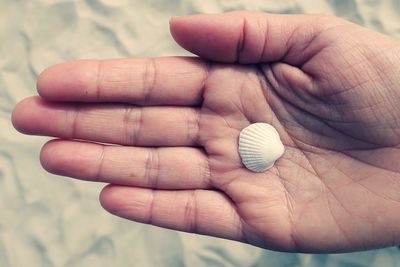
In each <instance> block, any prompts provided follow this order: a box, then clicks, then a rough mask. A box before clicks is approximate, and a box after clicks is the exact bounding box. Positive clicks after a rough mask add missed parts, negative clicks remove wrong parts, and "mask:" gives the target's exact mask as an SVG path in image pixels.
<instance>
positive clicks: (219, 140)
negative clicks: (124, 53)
mask: <svg viewBox="0 0 400 267" xmlns="http://www.w3.org/2000/svg"><path fill="white" fill-rule="evenodd" d="M171 33H172V35H173V37H174V39H175V40H176V41H177V42H178V43H179V44H180V45H181V46H182V47H183V48H185V49H187V50H189V51H191V52H193V53H195V54H197V55H198V56H200V58H201V59H200V58H182V57H169V58H147V59H146V58H131V59H118V60H107V61H76V62H68V63H64V64H60V65H56V66H53V67H50V68H48V69H47V70H45V71H44V72H43V73H42V74H41V75H40V77H39V78H38V84H37V88H38V92H39V95H40V96H36V97H30V98H28V99H26V100H23V101H22V102H21V103H19V104H18V105H17V106H16V108H15V110H14V113H13V123H14V125H15V127H16V128H17V129H18V130H19V131H21V132H23V133H27V134H35V135H48V136H54V137H56V138H59V139H56V140H53V141H50V142H49V143H47V144H45V145H44V147H43V149H42V152H41V162H42V165H43V166H44V168H45V169H46V170H48V171H49V172H52V173H55V174H60V175H65V176H70V177H74V178H78V179H83V180H89V181H95V182H105V183H109V184H111V185H108V186H106V187H105V188H104V190H103V191H102V192H101V194H100V202H101V204H102V206H103V207H104V208H105V209H106V210H108V211H109V212H111V213H113V214H115V215H117V216H121V217H124V218H127V219H129V220H133V221H138V222H143V223H149V224H153V225H158V226H161V227H167V228H171V229H177V230H181V231H187V232H195V233H200V234H205V235H212V236H217V237H222V238H228V239H233V240H237V241H241V242H245V243H249V244H252V245H255V246H259V247H263V248H267V249H273V250H280V251H298V252H346V251H355V250H365V249H373V248H378V247H385V246H392V245H397V244H399V243H400V164H399V162H400V161H399V159H400V152H399V151H400V150H399V148H400V145H399V144H400V105H399V103H400V89H399V88H400V65H399V62H400V58H399V57H400V56H399V55H400V45H399V41H398V40H395V39H393V38H390V37H388V36H384V35H382V34H378V33H375V32H373V31H371V30H368V29H365V28H362V27H360V26H357V25H355V24H352V23H350V22H347V21H344V20H341V19H338V18H335V17H328V16H321V15H272V14H263V13H250V12H233V13H226V14H218V15H196V16H190V17H179V18H174V19H172V20H171ZM255 122H267V123H270V124H272V125H273V126H274V127H275V128H276V129H277V130H278V132H279V134H280V136H281V139H282V142H283V143H284V145H285V149H286V151H285V153H284V155H283V156H282V158H280V159H279V160H278V161H277V162H276V164H275V166H274V167H273V168H272V169H270V170H268V171H267V172H265V173H253V172H250V171H248V170H246V169H245V168H244V166H243V165H242V164H241V161H240V157H239V154H238V150H237V147H238V136H239V133H240V130H241V129H243V128H244V127H246V126H247V125H249V124H251V123H255Z"/></svg>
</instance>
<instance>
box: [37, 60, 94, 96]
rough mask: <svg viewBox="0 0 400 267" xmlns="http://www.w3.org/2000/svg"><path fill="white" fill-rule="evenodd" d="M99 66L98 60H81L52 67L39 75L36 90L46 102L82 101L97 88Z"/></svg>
mask: <svg viewBox="0 0 400 267" xmlns="http://www.w3.org/2000/svg"><path fill="white" fill-rule="evenodd" d="M98 64H99V63H98V61H96V60H79V61H70V62H65V63H60V64H56V65H53V66H50V67H48V68H46V69H45V70H43V71H42V72H41V73H40V74H39V76H38V78H37V80H36V90H37V92H38V94H39V95H40V96H41V97H43V98H44V99H46V100H51V101H68V100H76V99H80V98H82V97H83V96H85V95H87V94H88V92H89V91H90V90H91V89H93V87H96V86H97V78H98Z"/></svg>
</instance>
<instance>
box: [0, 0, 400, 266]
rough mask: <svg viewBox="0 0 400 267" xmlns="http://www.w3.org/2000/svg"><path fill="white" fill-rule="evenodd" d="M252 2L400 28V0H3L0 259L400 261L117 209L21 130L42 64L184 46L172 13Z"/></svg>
mask: <svg viewBox="0 0 400 267" xmlns="http://www.w3.org/2000/svg"><path fill="white" fill-rule="evenodd" d="M238 9H248V10H257V11H267V12H277V13H326V14H335V15H338V16H341V17H344V18H347V19H350V20H352V21H354V22H356V23H359V24H362V25H365V26H367V27H370V28H373V29H375V30H378V31H381V32H385V33H387V34H390V35H393V36H397V37H399V36H400V0H358V1H355V0H349V1H347V0H329V1H328V0H326V1H324V0H318V1H317V0H309V1H307V0H305V1H300V0H299V1H295V0H293V1H282V0H281V1H273V0H269V1H267V0H203V1H199V0H197V1H196V0H149V1H140V0H131V1H129V0H120V1H118V0H86V1H83V0H82V1H78V0H75V1H73V0H70V1H68V0H53V1H52V0H29V1H28V0H25V1H24V0H0V40H1V42H0V129H1V130H0V266H1V267H9V266H12V267H25V266H29V267H36V266H40V267H47V266H68V267H70V266H71V267H74V266H85V267H86V266H89V267H91V266H96V267H101V266H141V267H146V266H166V267H172V266H174V267H175V266H196V267H202V266H252V267H258V266H278V267H279V266H309V267H312V266H329V267H333V266H352V267H356V266H357V267H358V266H379V267H381V266H385V267H391V266H400V251H399V250H398V249H397V248H389V249H383V250H376V251H370V252H362V253H352V254H343V255H340V254H339V255H301V254H285V253H276V252H270V251H266V250H261V249H257V248H254V247H251V246H247V245H242V244H239V243H235V242H231V241H225V240H220V239H214V238H208V237H203V236H198V235H189V234H183V233H178V232H175V231H170V230H165V229H160V228H156V227H152V226H146V225H142V224H138V223H133V222H129V221H125V220H123V219H119V218H116V217H113V216H111V215H109V214H108V213H106V212H104V211H103V210H102V209H101V207H100V205H99V204H98V199H97V198H98V192H99V190H100V188H101V186H100V185H95V184H90V183H86V182H81V181H74V180H70V179H64V178H61V177H56V176H54V175H50V174H47V173H46V172H45V171H44V170H42V168H41V167H40V165H39V160H38V153H39V149H40V146H41V144H43V142H44V141H45V140H46V139H45V138H42V137H29V136H23V135H21V134H18V133H17V132H16V131H15V130H13V128H12V125H11V122H10V112H11V110H12V108H13V106H14V105H15V103H16V102H18V101H19V100H21V99H22V98H24V97H27V96H29V95H33V94H35V78H36V76H37V74H38V73H39V72H40V71H41V70H42V69H44V68H45V67H47V66H49V65H52V64H55V63H58V62H62V61H66V60H72V59H78V58H112V57H113V58H114V57H129V56H161V55H183V54H186V53H185V52H184V51H183V50H181V49H180V48H179V47H178V46H177V45H176V44H174V42H173V40H172V38H171V37H170V36H169V31H168V20H169V18H170V17H171V16H176V15H185V14H192V13H200V12H204V13H215V12H223V11H229V10H238Z"/></svg>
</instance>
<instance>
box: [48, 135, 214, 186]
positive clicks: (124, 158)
mask: <svg viewBox="0 0 400 267" xmlns="http://www.w3.org/2000/svg"><path fill="white" fill-rule="evenodd" d="M40 159H41V163H42V166H43V167H44V168H45V169H46V170H47V171H49V172H51V173H54V174H57V175H62V176H69V177H73V178H77V179H81V180H87V181H94V182H106V183H113V184H119V185H129V186H137V187H149V188H157V189H196V188H208V187H210V184H209V182H208V181H209V178H210V177H209V176H210V171H209V168H208V161H207V157H206V155H205V154H204V153H203V152H202V151H201V150H199V149H195V148H181V147H176V148H143V147H122V146H105V145H101V144H94V143H85V142H78V141H66V140H53V141H50V142H48V143H47V144H46V145H44V146H43V148H42V151H41V155H40Z"/></svg>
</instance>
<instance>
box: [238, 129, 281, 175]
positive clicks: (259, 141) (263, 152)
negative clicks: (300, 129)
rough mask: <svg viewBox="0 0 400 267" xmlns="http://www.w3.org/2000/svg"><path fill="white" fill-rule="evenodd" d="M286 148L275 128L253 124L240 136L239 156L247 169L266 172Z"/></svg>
mask: <svg viewBox="0 0 400 267" xmlns="http://www.w3.org/2000/svg"><path fill="white" fill-rule="evenodd" d="M283 152H285V147H284V146H283V144H282V141H281V139H280V137H279V134H278V132H277V131H276V130H275V128H274V127H273V126H272V125H270V124H268V123H253V124H250V125H249V126H247V127H246V128H244V129H243V130H242V131H241V132H240V136H239V154H240V157H241V158H242V162H243V164H244V166H246V168H247V169H249V170H251V171H253V172H264V171H266V170H268V169H269V168H271V167H272V166H273V165H274V163H275V161H276V160H277V159H279V158H280V157H281V156H282V155H283Z"/></svg>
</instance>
